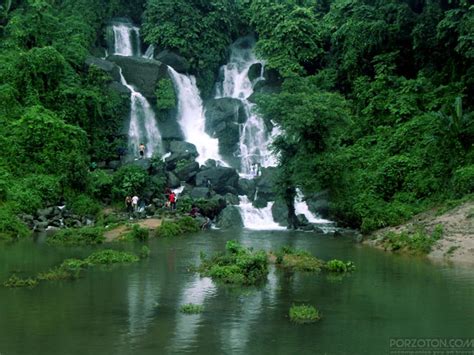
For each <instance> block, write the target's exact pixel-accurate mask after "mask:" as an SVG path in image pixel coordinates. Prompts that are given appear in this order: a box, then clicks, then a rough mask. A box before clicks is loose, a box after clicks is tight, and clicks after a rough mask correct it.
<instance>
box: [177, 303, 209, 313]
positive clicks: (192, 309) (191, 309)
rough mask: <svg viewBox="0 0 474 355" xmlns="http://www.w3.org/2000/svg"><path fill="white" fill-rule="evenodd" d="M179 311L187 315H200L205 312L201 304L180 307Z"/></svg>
mask: <svg viewBox="0 0 474 355" xmlns="http://www.w3.org/2000/svg"><path fill="white" fill-rule="evenodd" d="M179 311H180V312H181V313H185V314H199V313H202V311H204V306H203V305H201V304H194V303H187V304H183V305H182V306H181V307H179Z"/></svg>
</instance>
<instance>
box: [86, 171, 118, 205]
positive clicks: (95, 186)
mask: <svg viewBox="0 0 474 355" xmlns="http://www.w3.org/2000/svg"><path fill="white" fill-rule="evenodd" d="M112 184H113V177H112V175H111V174H108V173H106V172H105V171H103V170H100V169H98V170H95V171H93V172H91V173H90V175H89V185H88V192H89V193H90V194H91V195H92V196H94V197H96V198H98V199H100V200H102V201H104V200H106V199H108V198H110V197H111V195H112Z"/></svg>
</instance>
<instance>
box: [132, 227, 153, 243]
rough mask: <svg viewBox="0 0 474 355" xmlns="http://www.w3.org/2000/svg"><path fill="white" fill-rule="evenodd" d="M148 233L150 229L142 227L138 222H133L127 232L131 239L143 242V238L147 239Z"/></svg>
mask: <svg viewBox="0 0 474 355" xmlns="http://www.w3.org/2000/svg"><path fill="white" fill-rule="evenodd" d="M149 234H150V231H149V230H148V228H142V227H140V225H138V224H134V225H133V226H132V230H131V231H130V232H129V233H128V237H129V238H130V239H132V240H139V241H141V242H144V241H145V240H148V236H149Z"/></svg>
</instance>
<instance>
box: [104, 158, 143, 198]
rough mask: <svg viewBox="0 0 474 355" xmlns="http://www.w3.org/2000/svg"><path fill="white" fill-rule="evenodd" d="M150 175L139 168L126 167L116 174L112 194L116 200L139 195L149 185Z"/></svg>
mask: <svg viewBox="0 0 474 355" xmlns="http://www.w3.org/2000/svg"><path fill="white" fill-rule="evenodd" d="M147 178H148V174H147V172H146V171H145V170H143V169H142V168H140V167H138V166H134V165H126V166H123V167H121V168H120V169H119V170H117V172H116V173H115V174H114V177H113V188H112V193H113V196H114V197H115V199H116V200H120V201H121V200H123V199H124V198H125V196H127V195H130V196H133V195H139V194H140V192H141V191H143V189H144V188H145V186H146V184H147Z"/></svg>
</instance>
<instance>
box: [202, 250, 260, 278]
mask: <svg viewBox="0 0 474 355" xmlns="http://www.w3.org/2000/svg"><path fill="white" fill-rule="evenodd" d="M199 272H200V273H201V275H203V276H209V277H211V278H212V279H213V280H215V281H220V282H223V283H233V284H244V285H253V284H257V283H258V282H260V281H263V280H265V279H266V277H267V275H268V266H267V256H266V254H265V252H264V251H263V250H260V251H257V252H253V251H251V250H250V249H248V248H244V247H242V246H241V245H240V244H239V243H237V242H235V241H228V242H227V244H226V253H221V254H216V255H214V256H213V257H211V258H206V257H205V255H201V266H200V267H199Z"/></svg>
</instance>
